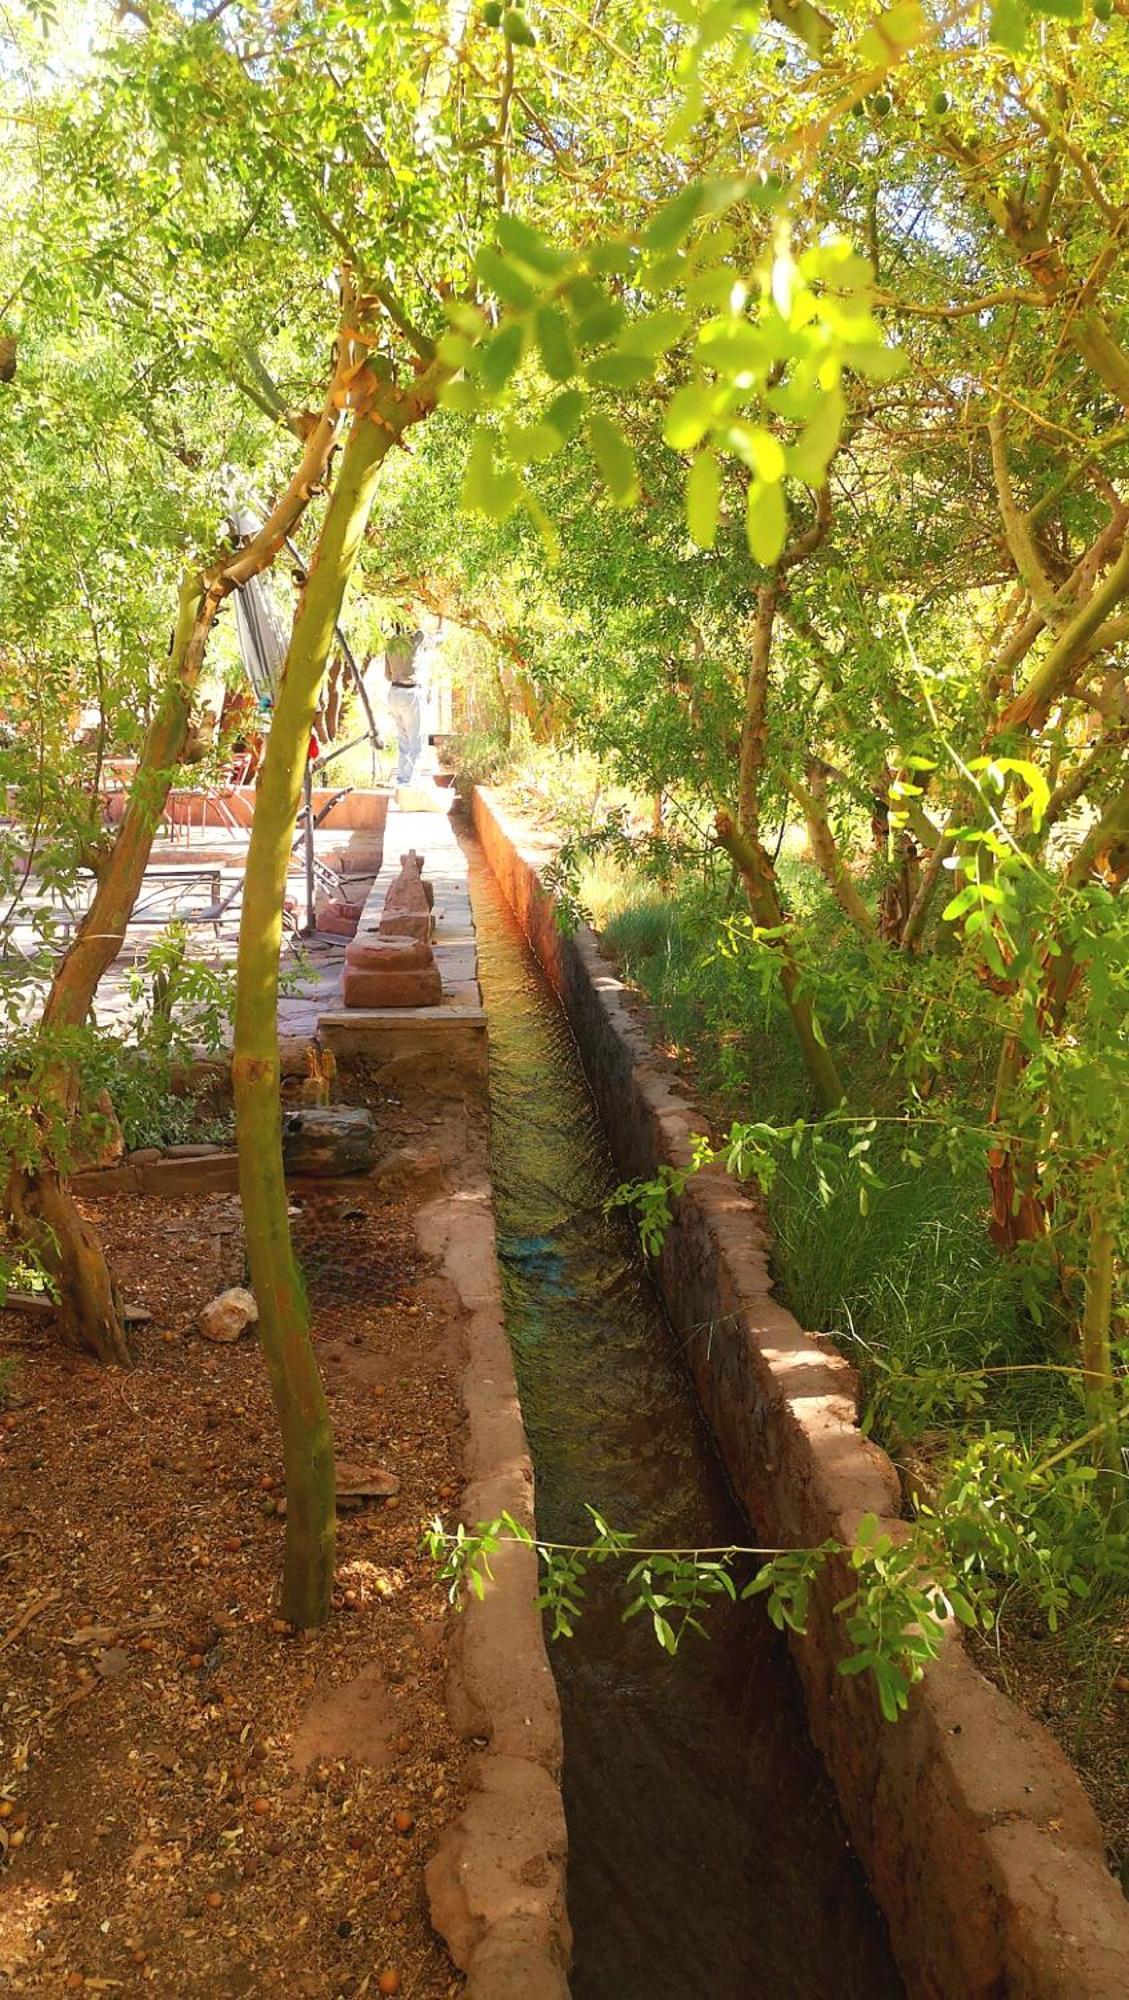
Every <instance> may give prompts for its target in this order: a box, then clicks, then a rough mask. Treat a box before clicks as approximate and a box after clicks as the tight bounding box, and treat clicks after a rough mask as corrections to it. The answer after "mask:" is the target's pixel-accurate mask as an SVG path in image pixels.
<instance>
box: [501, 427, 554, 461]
mask: <svg viewBox="0 0 1129 2000" xmlns="http://www.w3.org/2000/svg"><path fill="white" fill-rule="evenodd" d="M506 444H507V445H508V447H509V453H510V457H511V458H512V459H513V461H514V464H515V465H543V464H544V463H545V462H546V460H547V459H550V458H555V457H556V455H557V453H558V452H559V451H560V449H561V446H562V445H563V444H564V439H563V437H562V436H561V434H560V432H559V431H558V430H556V429H554V427H553V425H552V424H551V423H549V421H548V419H547V418H545V417H541V418H539V419H538V421H537V422H536V423H532V424H510V425H508V426H507V428H506Z"/></svg>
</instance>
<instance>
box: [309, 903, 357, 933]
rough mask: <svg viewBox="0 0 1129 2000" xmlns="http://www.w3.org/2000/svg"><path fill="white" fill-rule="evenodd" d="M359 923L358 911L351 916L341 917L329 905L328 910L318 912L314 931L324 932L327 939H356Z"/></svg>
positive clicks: (331, 905)
mask: <svg viewBox="0 0 1129 2000" xmlns="http://www.w3.org/2000/svg"><path fill="white" fill-rule="evenodd" d="M360 921H361V913H360V911H359V910H358V911H357V912H356V913H355V914H354V915H353V916H342V914H341V911H340V909H339V908H335V907H334V905H333V904H332V903H331V904H330V905H329V907H328V909H324V910H319V911H318V913H317V917H316V919H315V922H314V929H315V930H318V931H322V932H324V933H325V934H326V935H327V936H329V937H347V938H351V937H356V935H357V925H358V924H359V923H360Z"/></svg>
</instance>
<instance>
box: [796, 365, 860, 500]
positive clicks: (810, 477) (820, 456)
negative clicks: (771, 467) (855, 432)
mask: <svg viewBox="0 0 1129 2000" xmlns="http://www.w3.org/2000/svg"><path fill="white" fill-rule="evenodd" d="M846 409H847V406H846V403H845V401H844V398H843V392H842V390H841V389H829V390H828V392H827V394H826V395H825V396H824V397H823V399H822V401H821V403H820V405H819V407H818V409H817V410H816V412H815V415H814V416H813V417H812V419H811V421H810V423H808V424H806V425H805V426H804V429H803V430H802V431H801V432H800V435H799V437H798V438H797V439H796V442H795V444H794V445H792V446H790V448H789V450H788V454H787V457H788V470H789V472H790V473H791V474H792V477H793V479H802V480H803V481H804V483H805V485H807V486H822V484H823V482H824V480H825V479H826V477H827V468H828V466H829V465H830V463H831V460H832V459H833V458H834V456H835V452H836V450H837V449H838V445H839V439H840V436H841V435H842V429H843V418H844V416H845V415H846Z"/></svg>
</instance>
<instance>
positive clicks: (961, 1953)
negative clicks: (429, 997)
mask: <svg viewBox="0 0 1129 2000" xmlns="http://www.w3.org/2000/svg"><path fill="white" fill-rule="evenodd" d="M474 820H475V826H476V830H477V833H478V836H479V839H480V840H481V842H482V845H483V847H484V849H485V851H486V855H487V858H488V859H489V861H490V864H491V866H492V867H493V869H494V872H495V874H496V876H497V877H498V880H499V882H500V884H501V886H502V889H503V891H504V892H505V894H506V896H507V898H508V899H509V901H510V903H511V905H512V907H513V909H514V910H515V912H516V914H517V916H518V918H519V920H520V922H521V924H522V926H523V928H524V929H525V931H526V934H527V936H528V937H529V940H530V943H531V944H532V946H533V949H534V950H535V952H536V954H537V956H538V958H539V959H540V961H541V964H542V965H543V967H544V969H545V971H546V973H547V975H548V977H549V979H550V980H551V982H552V984H553V986H554V987H555V989H556V991H557V993H558V994H559V996H560V998H561V1001H562V1003H563V1005H564V1007H565V1009H566V1012H567V1014H568V1017H569V1020H570V1022H571V1024H572V1028H573V1032H574V1034H575V1035H576V1039H577V1042H578V1044H579V1047H580V1051H581V1054H582V1057H583V1060H584V1065H585V1068H586V1070H587V1072H588V1077H589V1080H590V1083H591V1085H592V1088H593V1090H594V1092H595V1095H596V1098H597V1101H598V1103H599V1105H600V1109H601V1111H602V1113H603V1115H604V1119H605V1123H606V1126H607V1130H608V1133H609V1135H610V1138H611V1143H612V1146H613V1148H614V1150H615V1154H616V1160H617V1164H618V1166H619V1168H620V1170H621V1172H622V1173H623V1174H624V1176H625V1177H634V1176H638V1175H650V1174H653V1173H654V1171H655V1169H656V1168H657V1167H658V1166H659V1165H660V1164H662V1163H663V1162H669V1163H671V1164H684V1163H685V1162H686V1160H687V1159H688V1157H689V1141H690V1136H691V1134H692V1133H694V1132H702V1131H705V1130H706V1129H707V1121H706V1120H705V1118H704V1116H703V1114H702V1113H701V1112H700V1111H699V1110H698V1109H697V1108H696V1107H695V1105H694V1104H693V1102H692V1101H691V1100H690V1099H689V1098H688V1097H687V1095H686V1094H685V1091H684V1090H683V1088H682V1086H681V1084H680V1083H679V1081H678V1079H677V1078H676V1077H674V1076H673V1074H672V1073H671V1071H670V1069H669V1067H668V1066H666V1065H664V1064H663V1063H662V1062H661V1061H660V1059H658V1058H657V1057H656V1055H655V1052H654V1049H653V1046H652V1042H651V1037H650V1034H649V1031H648V1027H647V1022H646V1016H645V1012H644V1010H643V1009H642V1008H641V1007H640V1005H639V1004H638V1003H637V1002H636V1001H635V1000H634V999H632V998H631V997H630V996H629V995H628V993H627V990H626V989H625V988H624V986H623V985H622V983H621V982H620V980H619V979H618V978H617V976H616V974H615V971H614V969H613V967H612V966H611V965H610V963H609V962H608V960H607V959H605V958H604V957H603V955H602V954H601V951H600V947H599V944H598V942H597V939H596V938H595V936H594V935H593V933H592V932H591V931H590V930H587V929H581V930H579V931H577V932H576V933H575V934H573V935H572V936H570V937H565V936H563V935H562V933H561V932H560V931H559V930H558V928H557V925H556V922H555V919H554V913H553V907H552V903H551V901H550V899H549V898H548V896H547V895H546V894H545V892H544V891H543V890H542V889H541V887H540V883H539V878H538V866H539V864H543V863H544V862H545V861H547V860H548V859H549V858H550V857H551V854H552V848H551V847H549V846H547V845H537V844H536V843H534V842H533V841H532V840H531V837H530V835H529V833H528V830H527V829H525V828H522V827H521V826H520V825H517V824H514V823H512V822H511V821H509V820H508V819H507V817H506V815H505V813H504V812H503V810H502V808H501V807H500V805H499V803H498V801H497V800H496V799H495V798H494V797H493V796H492V795H491V793H490V792H488V791H486V790H481V789H480V790H479V791H478V792H477V793H476V795H475V799H474ZM768 1256H769V1245H768V1241H767V1238H766V1235H765V1231H764V1228H763V1225H762V1223H761V1221H760V1219H759V1216H758V1211H757V1210H756V1208H755V1207H754V1206H753V1204H752V1202H751V1201H750V1200H749V1199H748V1197H747V1196H746V1195H745V1194H743V1193H742V1192H741V1190H740V1189H738V1188H736V1187H734V1186H733V1185H732V1183H731V1182H730V1181H729V1180H728V1178H727V1177H726V1176H725V1175H724V1174H723V1173H722V1172H721V1170H720V1169H711V1170H709V1171H708V1172H706V1173H703V1174H701V1175H699V1176H697V1177H696V1178H695V1179H694V1181H692V1182H691V1184H690V1186H689V1188H688V1190H687V1192H686V1194H685V1195H684V1196H683V1197H682V1198H681V1200H680V1201H679V1203H678V1206H677V1215H676V1219H675V1222H674V1224H673V1227H672V1228H671V1230H670V1232H669V1234H668V1236H667V1240H666V1245H665V1247H664V1250H663V1254H662V1256H661V1258H660V1259H659V1260H658V1263H657V1265H656V1277H657V1279H658V1281H659V1284H660V1286H661V1289H662V1292H663V1295H664V1297H665V1301H666V1305H667V1309H668V1312H669V1314H670V1317H671V1320H672V1322H673V1324H674V1326H675V1328H676V1329H677V1332H678V1334H679V1337H680V1338H681V1339H682V1340H684V1341H686V1342H687V1346H686V1352H687V1356H688V1359H689V1362H690V1366H691V1370H692V1373H693V1375H694V1379H695V1383H696V1386H697V1390H698V1394H699V1396H700V1398H701V1401H702V1404H703V1407H704V1409H705V1411H706V1414H707V1416H708V1418H709V1421H710V1423H711V1425H712V1426H713V1430H714V1433H715V1435H716V1438H717V1441H718V1445H719V1448H720V1450H721V1453H722V1456H723V1458H724V1460H725V1463H726V1466H727V1468H728V1471H729V1475H730V1478H731V1479H732V1482H733V1485H734V1487H735V1489H736V1492H737V1494H738V1496H739V1497H740V1499H741V1501H742V1503H743V1505H744V1507H745V1508H746V1510H747V1512H748V1515H749V1519H750V1521H752V1522H753V1523H754V1524H755V1527H756V1530H757V1533H758V1534H759V1536H760V1537H762V1538H763V1540H764V1541H765V1542H766V1543H768V1544H769V1545H776V1544H783V1545H796V1546H805V1545H807V1546H810V1545H813V1544H816V1543H820V1542H823V1541H826V1540H828V1539H831V1538H834V1539H836V1540H838V1541H842V1542H845V1543H849V1542H850V1541H851V1539H852V1536H853V1532H854V1530H855V1528H856V1526H857V1523H858V1521H859V1519H860V1517H861V1516H862V1515H863V1514H865V1513H874V1514H877V1515H878V1516H879V1517H880V1519H882V1520H883V1521H884V1522H889V1523H890V1524H891V1525H893V1524H894V1523H895V1522H896V1520H897V1517H898V1516H899V1514H900V1491H899V1485H898V1479H897V1475H896V1473H895V1470H894V1467H893V1465H892V1464H891V1462H890V1460H889V1458H888V1457H887V1456H886V1454H885V1453H884V1452H883V1451H881V1450H879V1449H878V1448H877V1447H876V1446H874V1445H873V1444H871V1443H870V1442H869V1441H868V1440H867V1439H865V1438H864V1437H863V1435H862V1433H861V1431H860V1430H859V1428H858V1405H857V1400H856V1384H855V1378H854V1374H853V1371H852V1370H851V1368H850V1367H849V1366H848V1364H847V1363H846V1361H845V1360H844V1359H843V1357H842V1356H841V1355H840V1354H838V1353H837V1352H836V1350H835V1349H834V1347H833V1346H832V1345H831V1344H830V1343H829V1342H827V1341H825V1340H823V1339H821V1338H820V1337H818V1336H815V1335H812V1334H809V1333H806V1332H805V1331H804V1330H803V1328H802V1327H801V1326H800V1325H799V1323H798V1321H796V1320H795V1319H794V1318H793V1317H792V1315H791V1313H789V1312H787V1311H786V1310H785V1309H784V1308H783V1307H782V1306H781V1305H780V1304H779V1302H778V1301H777V1299H776V1298H775V1296H774V1293H773V1287H772V1280H771V1277H770V1274H769V1261H768ZM848 1589H849V1572H847V1571H846V1569H845V1567H840V1566H838V1565H834V1566H832V1569H831V1570H829V1571H828V1572H827V1573H825V1575H824V1577H823V1579H822V1580H821V1583H820V1585H819V1587H818V1588H817V1590H816V1592H815V1596H814V1602H813V1607H812V1613H811V1618H810V1622H809V1631H808V1633H807V1635H806V1636H805V1637H804V1638H802V1639H796V1640H795V1641H794V1644H793V1650H794V1657H795V1664H796V1669H797V1672H798V1674H799V1677H800V1680H801V1683H802V1686H803V1690H804V1696H805V1700H806V1704H807V1713H808V1719H809V1725H810V1728H811V1732H812V1736H813V1737H814V1739H815V1741H816V1743H817V1744H818V1746H819V1748H820V1750H821V1752H822V1754H823V1756H824V1758H825V1760H826V1762H827V1766H828V1769H829V1770H830V1772H831V1775H832V1778H833V1780H834V1783H835V1786H836V1789H837V1791H838V1794H839V1798H840V1801H841V1804H842V1808H843V1812H844V1816H845V1818H846V1821H847V1824H848V1827H849V1829H850V1833H851V1838H852V1840H853V1841H854V1844H855V1847H856V1849H857V1851H858V1853H859V1856H860V1858H861V1859H862V1861H863V1864H864V1866H865V1867H866V1869H867V1872H868V1874H869V1877H870V1880H871V1883H872V1886H873V1889H874V1893H875V1895H876V1897H877V1899H878V1901H879V1903H880V1904H881V1906H882V1908H883V1910H884V1911H885V1913H886V1917H887V1921H888V1923H889V1927H890V1934H891V1940H892V1943H893V1947H894V1951H895V1954H896V1956H897V1959H898V1962H899V1965H900V1966H901V1969H902V1973H903V1976H904V1978H905V1981H906V1986H907V1989H908V1991H909V1993H910V1994H911V1996H914V2000H917V1996H923V1997H924V2000H964V1996H977V2000H1004V1996H1007V2000H1036V1996H1037V2000H1125V1995H1126V1994H1127V1993H1129V1904H1127V1903H1126V1900H1125V1898H1124V1896H1123V1895H1122V1892H1121V1890H1120V1888H1119V1886H1118V1884H1117V1883H1116V1882H1115V1881H1114V1880H1113V1878H1112V1877H1111V1876H1110V1874H1109V1872H1108V1869H1107V1867H1106V1864H1105V1854H1104V1845H1103V1840H1102V1834H1101V1829H1100V1827H1099V1824H1098V1821H1097V1818H1096V1816H1095V1814H1094V1812H1093V1810H1092V1808H1091V1806H1090V1804H1089V1802H1088V1800H1087V1798H1086V1796H1085V1794H1084V1792H1083V1790H1082V1787H1081V1784H1080V1783H1079V1780H1078V1778H1077V1776H1076V1774H1075V1772H1074V1771H1073V1769H1072V1768H1071V1766H1070V1764H1069V1763H1068V1761H1067V1760H1066V1758H1065V1757H1064V1756H1063V1754H1062V1752H1061V1751H1060V1750H1059V1748H1058V1746H1057V1745H1056V1744H1055V1742H1054V1741H1053V1739H1052V1738H1051V1737H1050V1736H1049V1735H1048V1734H1047V1732H1046V1731H1045V1730H1044V1729H1042V1728H1041V1727H1040V1726H1039V1725H1038V1724H1037V1723H1036V1722H1034V1721H1033V1720H1032V1719H1031V1718H1030V1717H1029V1716H1027V1715H1025V1714H1024V1713H1023V1712H1022V1711H1021V1710H1019V1709H1018V1708H1016V1707H1015V1706H1014V1704H1013V1703H1011V1702H1009V1701H1008V1700H1007V1699H1006V1698H1005V1696H1003V1695H1002V1694H1000V1693H999V1692H998V1690H996V1689H995V1688H993V1687H992V1686H990V1684H989V1683H988V1682H987V1681H985V1680H984V1678H983V1676H982V1675H981V1674H979V1673H978V1672H977V1670H976V1669H975V1667H974V1666H973V1664H972V1662H971V1660H970V1659H969V1657H968V1655H967V1654H966V1652H965V1651H964V1649H963V1648H962V1646H961V1644H960V1642H959V1639H958V1638H957V1637H956V1635H955V1633H954V1634H953V1635H951V1636H950V1638H949V1639H948V1640H947V1642H946V1644H945V1647H944V1651H943V1654H942V1657H941V1658H940V1659H939V1660H938V1661H937V1662H936V1664H935V1665H934V1666H933V1667H932V1668H931V1669H930V1670H929V1673H928V1675H927V1677H926V1680H925V1682H924V1684H923V1685H922V1686H921V1687H919V1688H918V1689H917V1690H915V1692H914V1695H913V1696H912V1698H911V1704H910V1711H909V1714H908V1715H907V1716H906V1717H905V1718H904V1719H903V1720H902V1721H900V1722H898V1723H897V1724H890V1723H887V1722H884V1721H883V1719H882V1717H881V1715H880V1713H879V1709H878V1705H877V1702H876V1700H875V1697H874V1692H873V1688H872V1687H871V1686H870V1685H869V1682H868V1677H866V1676H862V1677H844V1676H842V1675H840V1674H839V1673H838V1672H837V1663H838V1661H839V1659H840V1658H841V1657H842V1656H843V1654H844V1653H845V1652H846V1651H849V1650H850V1648H849V1643H848V1641H847V1639H846V1634H845V1631H844V1628H843V1624H842V1621H841V1620H840V1619H837V1618H836V1617H835V1616H834V1612H833V1606H834V1604H835V1603H836V1601H837V1600H838V1599H839V1598H841V1597H842V1596H844V1595H846V1593H847V1591H848Z"/></svg>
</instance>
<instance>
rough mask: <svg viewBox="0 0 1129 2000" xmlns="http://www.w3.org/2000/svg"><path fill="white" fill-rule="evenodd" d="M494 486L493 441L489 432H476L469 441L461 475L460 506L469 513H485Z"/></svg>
mask: <svg viewBox="0 0 1129 2000" xmlns="http://www.w3.org/2000/svg"><path fill="white" fill-rule="evenodd" d="M493 484H494V440H493V438H492V437H491V435H490V432H489V431H484V430H476V431H475V432H474V433H473V435H472V437H471V441H470V452H469V454H468V456H467V463H466V471H465V472H464V474H463V490H462V504H463V506H464V507H466V508H468V509H470V510H471V511H474V510H477V511H478V512H480V513H485V512H486V511H487V499H488V496H489V493H490V490H491V488H492V487H493Z"/></svg>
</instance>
